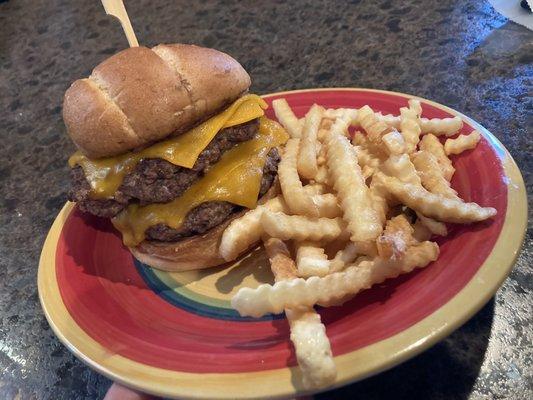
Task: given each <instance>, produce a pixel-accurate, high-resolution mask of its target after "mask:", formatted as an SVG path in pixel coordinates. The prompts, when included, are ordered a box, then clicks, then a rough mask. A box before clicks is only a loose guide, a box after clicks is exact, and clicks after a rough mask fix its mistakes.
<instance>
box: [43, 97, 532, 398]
mask: <svg viewBox="0 0 533 400" xmlns="http://www.w3.org/2000/svg"><path fill="white" fill-rule="evenodd" d="M277 97H286V98H287V100H288V101H289V103H290V104H291V106H292V107H293V109H294V111H295V112H296V114H297V115H299V116H303V114H304V113H305V112H306V111H307V109H308V108H309V106H311V105H312V104H313V103H315V102H316V103H319V104H322V105H325V106H327V107H361V106H363V105H364V104H369V105H370V106H371V107H372V108H374V110H376V111H382V112H383V113H394V114H397V113H398V109H399V108H400V107H403V106H405V105H406V104H407V100H408V99H409V98H411V97H412V96H408V95H405V94H399V93H392V92H384V91H378V90H367V89H312V90H299V91H291V92H284V93H276V94H271V95H267V96H265V99H266V100H267V101H269V102H270V101H271V100H273V99H275V98H277ZM421 100H422V103H423V109H424V113H423V115H424V116H425V117H429V118H434V117H441V118H442V117H448V116H451V115H459V116H461V117H462V118H463V120H464V121H465V126H464V128H463V132H464V133H466V132H470V131H471V130H472V129H477V130H479V131H480V132H482V134H483V139H482V141H481V142H480V144H479V145H478V147H477V148H476V149H475V150H473V151H469V152H466V153H464V154H461V155H460V156H457V157H454V164H455V167H456V168H457V172H456V173H455V176H454V178H453V181H452V184H453V187H454V188H455V189H456V190H457V191H458V192H459V194H460V195H461V197H462V198H464V199H465V200H467V201H476V202H478V203H480V204H481V205H483V206H492V207H495V208H496V209H497V210H498V215H497V216H496V217H495V218H494V219H492V220H490V221H486V222H483V223H478V224H474V225H471V226H456V227H453V228H452V232H451V234H450V235H449V236H448V237H447V238H445V239H443V240H441V241H440V243H439V244H440V245H441V255H440V258H439V259H438V260H437V261H436V262H434V263H433V264H431V265H430V266H428V267H427V268H425V269H423V270H420V271H416V272H414V273H412V274H409V275H407V276H402V277H400V278H398V279H395V280H391V281H387V282H386V283H385V284H383V285H380V286H379V287H376V288H373V289H371V290H368V291H366V292H363V293H361V294H360V295H358V296H357V297H355V298H354V299H353V300H351V301H350V302H348V303H346V304H345V305H343V306H342V307H332V308H328V309H319V312H320V314H321V316H322V319H323V321H324V323H325V325H326V327H327V333H328V336H329V338H330V340H331V344H332V348H333V353H334V355H335V362H336V364H337V367H338V371H339V373H338V379H337V382H336V384H335V386H341V385H344V384H347V383H349V382H353V381H356V380H359V379H363V378H365V377H367V376H370V375H373V374H376V373H378V372H380V371H383V370H385V369H388V368H391V367H392V366H394V365H396V364H398V363H400V362H402V361H404V360H406V359H408V358H410V357H413V356H414V355H416V354H418V353H420V352H421V351H423V350H424V349H427V348H428V347H430V346H431V345H433V344H434V343H435V342H437V341H439V340H441V339H442V338H444V337H445V336H446V335H448V334H449V333H450V332H452V331H453V330H454V329H456V328H458V327H459V326H460V325H461V324H463V323H464V322H465V321H466V320H467V319H468V318H469V317H471V316H472V315H473V314H474V313H475V312H476V311H477V310H479V309H480V308H481V307H482V306H483V305H484V304H485V303H486V302H487V301H488V300H489V299H490V297H491V296H492V295H493V294H494V293H495V292H496V290H497V289H498V287H499V286H500V284H501V283H502V281H503V280H504V279H505V277H506V276H507V275H508V274H509V272H510V270H511V268H512V266H513V263H514V261H515V259H516V257H517V255H518V252H519V250H520V246H521V243H522V241H523V238H524V233H525V227H526V196H525V189H524V183H523V181H522V177H521V175H520V172H519V170H518V168H517V166H516V164H515V163H514V161H513V159H512V158H511V156H510V155H509V153H508V152H507V151H506V150H505V149H504V147H503V146H502V144H501V143H500V142H499V141H498V140H497V139H496V138H495V137H494V136H493V135H492V134H491V133H490V132H488V131H487V130H486V129H484V128H483V127H482V126H480V125H479V124H477V123H476V122H474V121H472V120H471V119H470V118H468V117H466V116H464V115H462V114H459V113H457V112H456V111H453V110H451V109H450V108H447V107H444V106H442V105H439V104H436V103H434V102H431V101H428V100H423V99H421ZM268 114H269V116H270V117H273V113H272V110H271V109H269V110H268ZM239 264H240V265H231V266H229V267H223V268H216V269H210V270H206V271H193V272H187V273H165V272H161V271H157V270H153V269H151V268H149V267H147V266H145V265H143V264H141V263H139V262H137V261H136V260H134V259H133V257H132V256H131V255H130V253H129V252H128V251H127V250H126V249H125V248H124V247H123V246H122V243H121V240H120V237H119V235H118V234H117V232H115V230H114V229H113V228H112V226H111V224H110V223H109V222H108V221H106V220H103V219H99V218H95V217H91V216H88V215H84V214H82V213H80V212H79V211H78V210H77V209H76V208H75V207H74V205H73V204H72V203H67V204H66V205H65V206H64V208H63V210H62V211H61V212H60V214H59V216H58V217H57V219H56V221H55V222H54V224H53V226H52V228H51V229H50V233H49V234H48V237H47V239H46V242H45V244H44V247H43V251H42V255H41V260H40V265H39V277H38V280H39V295H40V299H41V303H42V306H43V309H44V312H45V314H46V317H47V318H48V321H49V323H50V325H51V326H52V328H53V330H54V332H55V333H56V335H57V336H58V337H59V339H60V340H61V341H62V342H63V343H64V344H65V345H66V346H67V347H68V348H69V349H70V350H71V351H72V352H73V353H74V354H75V355H76V356H77V357H79V358H80V359H81V360H82V361H84V362H85V363H87V364H88V365H89V366H91V367H92V368H94V369H95V370H97V371H98V372H100V373H102V374H104V375H106V376H107V377H109V378H111V379H113V380H115V381H119V382H122V383H123V384H125V385H128V386H130V387H133V388H137V389H139V390H142V391H145V392H149V393H153V394H156V395H161V396H165V397H180V398H219V399H221V398H273V397H281V396H290V395H294V394H303V393H305V392H304V391H303V389H302V387H301V384H300V376H299V371H298V368H296V367H295V366H296V362H295V357H294V352H293V350H292V347H291V344H290V341H289V328H288V324H287V322H286V320H285V318H284V317H283V316H267V317H264V318H262V319H250V318H241V317H240V316H239V315H238V314H237V313H236V312H235V311H234V310H232V309H231V307H230V303H229V299H230V298H231V296H232V295H233V294H234V293H235V292H236V290H237V289H238V288H240V287H241V286H253V287H255V286H257V285H258V284H259V282H270V281H272V277H271V275H270V272H269V268H268V264H267V262H266V260H265V257H264V254H263V253H262V251H261V250H257V251H254V252H253V253H252V254H250V255H249V256H248V257H246V258H245V259H243V260H242V261H241V262H240V263H239Z"/></svg>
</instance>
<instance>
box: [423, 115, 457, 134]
mask: <svg viewBox="0 0 533 400" xmlns="http://www.w3.org/2000/svg"><path fill="white" fill-rule="evenodd" d="M462 127H463V120H462V119H461V118H460V117H453V118H432V119H427V118H420V128H421V130H422V134H426V133H431V134H433V135H435V136H443V135H444V136H453V135H455V134H456V133H457V132H458V131H459V130H460V129H461V128H462Z"/></svg>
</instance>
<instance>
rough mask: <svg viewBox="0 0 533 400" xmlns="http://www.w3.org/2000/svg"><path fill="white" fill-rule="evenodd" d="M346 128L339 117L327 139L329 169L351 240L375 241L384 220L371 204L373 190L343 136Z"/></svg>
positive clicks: (352, 148) (353, 150)
mask: <svg viewBox="0 0 533 400" xmlns="http://www.w3.org/2000/svg"><path fill="white" fill-rule="evenodd" d="M345 129H346V124H345V123H344V122H343V121H342V120H337V121H336V122H335V124H334V125H333V127H332V129H331V134H330V136H329V137H328V141H327V142H326V146H327V165H328V170H329V173H330V176H331V177H332V179H333V187H334V189H335V191H336V192H337V198H338V200H339V204H340V206H341V209H342V210H343V212H344V216H343V217H344V219H345V220H346V222H347V223H348V231H349V232H350V233H351V240H352V241H367V240H373V239H376V238H377V237H378V236H379V234H380V233H381V229H382V225H381V221H380V218H379V216H378V213H377V212H376V210H375V209H374V208H373V207H372V198H371V196H370V191H369V189H368V187H367V186H366V184H365V179H364V177H363V175H362V172H361V167H360V166H359V164H358V162H357V153H356V149H355V148H354V147H353V146H351V144H350V142H349V141H348V139H347V138H346V137H345V136H343V135H342V132H343V131H344V130H345Z"/></svg>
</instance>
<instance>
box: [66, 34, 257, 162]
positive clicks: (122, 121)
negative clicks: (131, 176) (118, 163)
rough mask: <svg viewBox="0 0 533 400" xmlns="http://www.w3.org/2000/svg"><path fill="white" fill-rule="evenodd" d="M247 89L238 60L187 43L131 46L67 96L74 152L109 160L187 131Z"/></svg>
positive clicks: (83, 80) (96, 69) (246, 74)
mask: <svg viewBox="0 0 533 400" xmlns="http://www.w3.org/2000/svg"><path fill="white" fill-rule="evenodd" d="M249 87H250V76H249V75H248V73H247V72H246V71H245V70H244V68H243V67H242V66H241V65H240V64H239V63H238V62H237V61H235V59H233V58H232V57H230V56H229V55H227V54H225V53H222V52H220V51H217V50H213V49H207V48H204V47H197V46H193V45H186V44H170V45H164V44H160V45H158V46H155V47H154V48H152V49H148V48H146V47H132V48H129V49H126V50H123V51H121V52H119V53H117V54H115V55H114V56H112V57H110V58H108V59H107V60H105V61H103V62H102V63H100V64H99V65H98V66H97V67H96V68H95V69H94V70H93V72H92V74H91V76H89V78H85V79H79V80H77V81H75V82H74V83H73V84H72V85H71V86H70V88H69V89H68V90H67V91H66V93H65V98H64V101H63V119H64V121H65V125H66V127H67V132H68V134H69V135H70V137H71V139H72V140H73V142H74V143H75V144H76V146H77V147H78V149H79V150H80V151H81V152H82V153H83V154H85V155H86V156H87V157H89V158H99V157H109V156H114V155H118V154H122V153H125V152H127V151H129V150H134V149H138V148H142V147H145V146H147V145H149V144H151V143H154V142H156V141H158V140H162V139H164V138H166V137H167V136H169V135H170V134H172V133H179V132H185V131H187V130H189V129H190V128H192V127H193V126H194V125H195V124H197V123H199V122H201V121H203V120H205V119H206V118H207V117H209V116H211V115H213V114H215V113H216V112H217V111H219V110H220V109H222V108H223V107H225V106H227V105H229V104H230V103H232V102H233V101H234V100H236V99H237V98H238V97H239V96H241V95H242V94H243V93H244V92H246V91H247V90H248V88H249Z"/></svg>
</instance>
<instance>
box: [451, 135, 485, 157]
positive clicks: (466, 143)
mask: <svg viewBox="0 0 533 400" xmlns="http://www.w3.org/2000/svg"><path fill="white" fill-rule="evenodd" d="M480 140H481V134H480V133H479V132H478V131H472V133H470V134H469V135H459V136H457V138H455V139H448V140H446V143H444V151H445V152H446V155H448V156H449V155H450V154H461V153H462V152H463V151H465V150H472V149H474V148H475V147H476V146H477V144H478V143H479V141H480Z"/></svg>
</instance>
